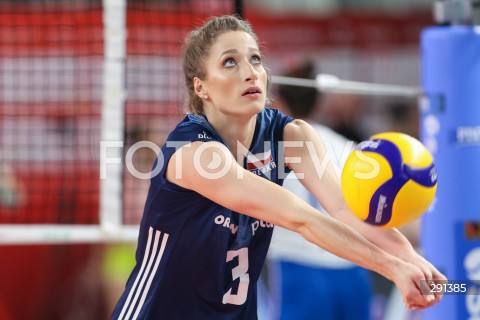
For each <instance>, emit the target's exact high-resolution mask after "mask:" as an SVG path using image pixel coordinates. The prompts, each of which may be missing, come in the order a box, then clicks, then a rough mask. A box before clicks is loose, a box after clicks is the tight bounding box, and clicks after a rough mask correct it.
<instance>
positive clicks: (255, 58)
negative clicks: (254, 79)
mask: <svg viewBox="0 0 480 320" xmlns="http://www.w3.org/2000/svg"><path fill="white" fill-rule="evenodd" d="M250 60H251V61H252V64H261V63H262V58H261V57H260V56H259V55H256V54H255V55H253V56H252V58H251V59H250Z"/></svg>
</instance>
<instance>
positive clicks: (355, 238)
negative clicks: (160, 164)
mask: <svg viewBox="0 0 480 320" xmlns="http://www.w3.org/2000/svg"><path fill="white" fill-rule="evenodd" d="M167 179H168V180H169V181H171V182H173V183H175V184H177V185H180V186H182V187H184V188H187V189H190V190H193V191H196V192H198V193H200V194H202V195H203V196H205V197H207V198H209V199H211V200H212V201H214V202H216V203H218V204H220V205H222V206H224V207H227V208H229V209H231V210H234V211H237V212H241V213H244V214H247V215H249V216H252V217H254V218H257V219H261V220H264V221H268V222H271V223H273V224H275V225H278V226H281V227H284V228H287V229H290V230H293V231H296V232H298V233H300V234H301V235H302V236H303V237H304V238H306V239H307V240H308V241H310V242H312V243H315V244H316V245H318V246H320V247H322V248H324V249H326V250H328V251H330V252H332V253H334V254H336V255H338V256H340V257H343V258H345V259H348V260H350V261H352V262H354V263H356V264H358V265H360V266H363V267H365V268H368V269H371V270H373V271H375V272H378V273H380V274H382V275H384V276H385V277H386V278H388V279H390V280H392V281H394V282H395V283H397V285H398V286H399V289H400V291H401V292H402V293H403V295H404V297H405V299H406V300H407V301H408V303H410V304H412V305H413V304H415V305H419V306H421V307H426V306H429V305H431V304H432V301H431V300H429V298H432V297H430V296H422V295H421V294H420V292H419V291H418V288H417V286H416V284H417V283H419V281H420V280H421V279H423V274H422V273H421V271H420V269H418V268H417V267H415V266H414V265H411V264H409V263H405V262H404V261H402V260H401V259H398V258H396V257H394V256H393V255H391V254H389V253H387V252H385V251H384V250H382V249H380V248H379V247H378V246H376V245H374V244H372V243H371V242H369V241H368V240H366V239H365V238H364V237H363V236H361V235H360V234H359V233H358V232H357V231H355V230H354V229H352V228H350V227H349V226H347V225H345V224H344V223H343V222H341V221H338V220H336V219H334V218H331V217H328V216H326V215H323V214H321V213H320V212H319V211H317V210H316V209H314V208H313V207H311V206H309V205H308V204H307V203H306V202H304V201H303V200H301V199H300V198H298V197H297V196H295V195H294V194H293V193H291V192H289V191H288V190H286V189H284V188H282V187H280V186H278V185H276V184H274V183H272V182H271V181H268V180H267V179H264V178H261V177H259V176H257V175H255V174H253V173H251V172H249V171H247V170H245V169H244V168H242V167H241V166H240V165H238V164H237V163H236V161H235V159H234V158H233V156H232V154H231V153H230V151H229V150H228V149H227V148H226V147H225V146H223V145H222V144H220V143H218V142H194V143H192V144H189V145H186V146H184V147H182V148H180V149H179V150H177V151H176V152H175V154H174V155H173V156H172V158H171V159H170V161H169V163H168V168H167ZM346 289H347V290H348V288H346ZM432 299H433V298H432Z"/></svg>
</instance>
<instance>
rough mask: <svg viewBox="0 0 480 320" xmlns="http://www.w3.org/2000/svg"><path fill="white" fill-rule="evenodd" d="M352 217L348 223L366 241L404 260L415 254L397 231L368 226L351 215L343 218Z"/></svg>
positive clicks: (347, 220)
mask: <svg viewBox="0 0 480 320" xmlns="http://www.w3.org/2000/svg"><path fill="white" fill-rule="evenodd" d="M347 215H349V216H350V217H349V218H348V219H346V221H345V222H346V223H347V224H349V225H350V226H352V227H353V228H354V229H355V230H358V231H359V232H360V233H361V234H362V235H363V236H364V237H365V238H366V239H368V240H369V241H370V242H372V243H374V244H375V245H377V246H378V247H380V248H382V249H383V250H385V251H387V252H389V253H390V254H393V255H395V256H397V257H399V258H401V259H403V260H408V259H407V257H408V256H410V255H411V254H415V253H416V252H415V249H414V248H413V246H412V245H411V244H410V242H409V241H408V239H407V238H406V237H405V236H404V235H403V234H402V233H401V232H399V231H398V230H397V229H395V228H392V229H382V228H379V227H374V226H371V225H368V224H367V223H365V222H363V221H360V220H359V219H357V218H356V217H355V216H354V215H353V214H351V213H345V214H343V215H342V216H347Z"/></svg>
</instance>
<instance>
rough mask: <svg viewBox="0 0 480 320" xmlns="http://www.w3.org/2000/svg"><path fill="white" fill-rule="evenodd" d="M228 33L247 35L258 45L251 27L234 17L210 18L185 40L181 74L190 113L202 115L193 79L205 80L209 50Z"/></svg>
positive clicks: (201, 105)
mask: <svg viewBox="0 0 480 320" xmlns="http://www.w3.org/2000/svg"><path fill="white" fill-rule="evenodd" d="M230 31H243V32H246V33H248V34H249V35H250V36H251V37H252V38H253V39H254V40H255V41H256V42H257V44H258V38H257V35H256V34H255V33H254V32H253V29H252V27H251V25H250V24H249V23H248V22H246V21H244V20H242V19H240V18H237V17H236V16H220V17H213V18H210V19H209V20H208V21H207V22H205V24H203V25H202V26H201V27H199V28H197V29H195V30H193V31H192V32H190V33H189V34H188V36H187V37H186V38H185V44H184V47H183V52H182V64H183V73H184V76H185V83H186V86H187V91H188V101H187V108H188V110H189V111H190V112H192V113H196V114H199V113H203V101H202V99H201V98H200V97H199V96H197V95H196V94H195V90H194V87H193V78H194V77H197V78H199V79H205V77H206V75H207V70H206V69H205V60H206V58H207V57H208V54H209V52H210V48H211V46H212V45H213V43H214V42H215V40H216V39H217V38H218V36H220V35H221V34H224V33H226V32H230Z"/></svg>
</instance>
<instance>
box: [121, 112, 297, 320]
mask: <svg viewBox="0 0 480 320" xmlns="http://www.w3.org/2000/svg"><path fill="white" fill-rule="evenodd" d="M291 120H293V119H292V118H291V117H288V116H285V115H283V114H281V113H280V112H279V111H277V110H273V109H264V110H263V111H262V112H261V113H259V114H258V116H257V122H256V127H255V133H254V137H253V141H252V145H251V146H250V148H248V150H249V154H248V156H247V157H246V159H245V163H244V167H245V168H246V169H248V170H250V171H252V172H254V173H256V174H258V175H260V176H262V177H264V178H267V179H269V180H271V181H272V182H274V183H277V184H282V181H283V180H282V179H281V177H279V172H284V171H285V168H278V164H279V161H278V156H279V154H278V147H279V141H282V140H283V129H284V127H285V125H286V124H287V123H289V122H290V121H291ZM193 141H205V142H207V141H219V142H221V143H223V141H222V139H221V138H220V136H219V135H218V134H217V133H216V132H215V130H214V129H213V128H212V127H211V126H210V124H209V123H208V121H207V119H206V118H205V117H203V116H195V115H188V116H186V117H185V119H184V120H183V121H182V122H181V123H179V124H178V126H177V127H176V128H175V129H174V130H173V131H172V132H171V133H170V135H169V136H168V138H167V141H166V143H165V145H164V146H163V148H162V152H161V153H160V155H159V157H158V158H157V161H156V164H155V165H157V164H158V165H161V168H162V169H161V171H160V173H159V174H157V175H155V176H154V177H153V178H152V179H151V186H150V190H149V193H148V197H147V201H146V204H145V211H144V214H143V218H142V221H141V224H140V234H139V238H138V247H137V252H136V261H137V263H136V266H135V268H134V269H133V271H132V274H131V275H130V277H129V279H128V282H127V285H126V289H125V292H124V293H123V295H122V296H121V298H120V300H119V302H118V304H117V306H116V307H115V310H114V312H113V315H112V318H113V319H168V320H171V319H196V320H200V319H222V320H227V319H235V320H238V319H248V320H251V319H257V293H256V286H257V285H256V284H257V280H258V277H259V275H260V271H261V269H262V265H263V263H264V261H265V256H266V254H267V251H268V247H269V244H270V239H271V236H272V231H273V225H272V224H270V223H267V222H264V221H261V220H258V219H254V218H252V217H249V216H246V215H243V214H241V213H238V212H234V211H232V210H229V209H227V208H224V207H222V206H220V205H218V204H217V203H215V202H212V201H211V200H209V199H207V198H205V197H203V196H202V195H200V194H198V193H196V192H194V191H192V190H188V189H185V188H182V187H180V186H178V185H176V184H173V183H171V182H169V181H167V180H166V178H165V170H166V165H167V164H168V161H169V160H170V158H171V156H172V154H173V153H174V152H175V151H176V150H177V149H178V148H179V147H181V146H182V145H185V144H187V143H191V142H193ZM280 163H283V159H282V161H280Z"/></svg>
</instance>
